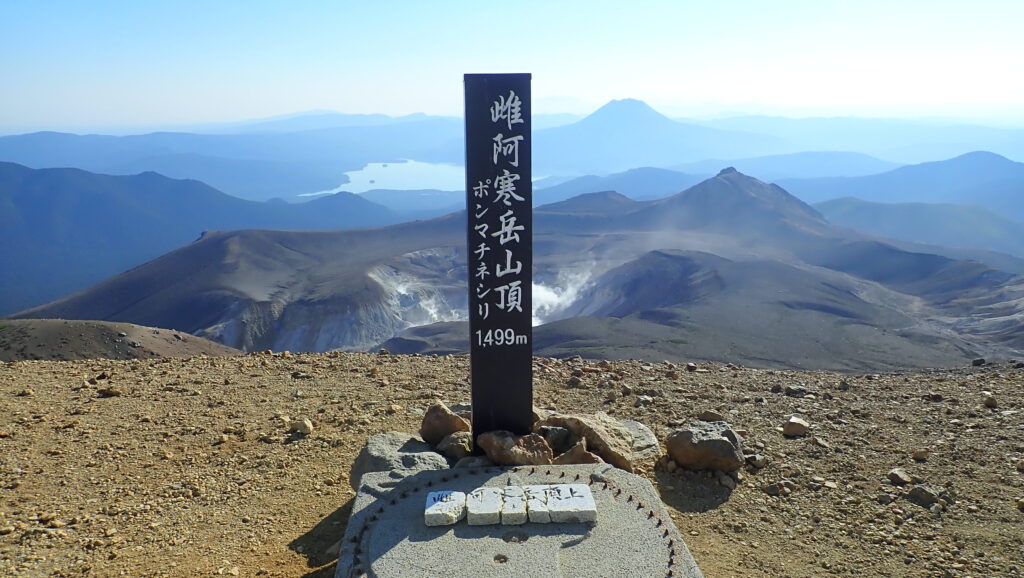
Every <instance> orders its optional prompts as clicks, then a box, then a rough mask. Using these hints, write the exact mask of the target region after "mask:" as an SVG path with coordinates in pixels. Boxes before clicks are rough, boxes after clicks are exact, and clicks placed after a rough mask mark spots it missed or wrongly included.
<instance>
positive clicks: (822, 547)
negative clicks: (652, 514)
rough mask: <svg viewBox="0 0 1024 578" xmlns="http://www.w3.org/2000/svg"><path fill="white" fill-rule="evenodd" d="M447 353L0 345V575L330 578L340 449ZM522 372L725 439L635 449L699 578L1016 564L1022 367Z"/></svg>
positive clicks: (566, 401) (444, 372)
mask: <svg viewBox="0 0 1024 578" xmlns="http://www.w3.org/2000/svg"><path fill="white" fill-rule="evenodd" d="M468 372H469V369H468V360H467V358H466V357H464V356H446V357H418V356H398V355H385V354H367V353H351V354H350V353H328V354H308V355H307V354H302V355H293V354H289V353H279V354H270V353H255V354H250V355H245V356H234V357H206V356H198V357H187V358H185V357H182V358H160V359H132V360H120V361H118V360H100V359H94V360H81V361H17V362H4V363H0V574H2V575H24V576H46V575H57V576H78V575H93V576H111V575H131V576H143V575H144V576H161V575H163V576H212V575H229V576H319V577H328V576H331V575H332V573H333V567H334V558H335V557H336V555H337V549H338V543H337V542H338V540H339V539H340V538H341V536H342V534H343V532H344V529H345V524H346V521H347V516H348V514H349V512H350V509H351V506H352V499H353V496H354V493H353V490H352V488H351V486H350V483H349V482H350V480H349V474H350V469H351V467H352V464H353V461H354V460H355V458H356V456H357V454H358V453H359V451H360V449H361V448H362V446H363V445H364V444H365V443H366V441H367V439H368V438H369V437H370V436H371V435H373V434H376V433H380V432H386V431H392V430H395V431H404V432H417V431H418V430H419V427H420V424H421V421H422V419H423V414H424V412H425V411H426V409H427V408H428V407H430V405H431V404H433V403H434V401H435V400H442V401H445V402H447V403H457V402H464V401H466V400H467V398H468V395H469V394H468V385H467V375H468ZM534 375H535V395H534V398H535V401H536V405H537V406H538V407H539V408H546V409H549V410H555V411H559V412H566V413H591V414H592V413H596V412H599V411H603V412H606V413H607V414H609V415H610V416H613V417H616V418H620V419H632V420H636V421H639V422H642V423H644V424H646V425H647V426H648V427H650V428H651V429H652V430H653V431H654V433H655V434H656V435H657V436H658V438H659V439H660V440H665V439H666V438H668V437H669V436H670V435H671V434H672V433H673V432H675V431H676V430H677V429H679V428H681V427H682V426H684V425H686V424H688V423H690V422H692V421H696V420H698V418H703V419H706V420H712V421H726V422H728V424H730V425H731V427H732V428H734V429H735V431H736V432H737V433H738V434H739V435H740V436H742V438H743V443H744V445H745V446H746V447H747V448H748V451H747V453H748V454H750V455H749V456H748V459H747V460H746V465H745V466H744V467H743V468H742V469H741V470H739V471H738V472H737V473H736V474H735V475H733V476H723V475H721V474H713V473H708V472H700V471H698V472H692V471H686V470H684V469H682V468H680V467H678V466H676V465H675V462H669V461H667V460H666V459H663V458H653V457H652V458H651V459H650V460H649V461H647V462H645V463H641V464H639V465H638V466H637V472H638V473H639V474H640V475H643V476H645V477H647V478H648V479H650V480H651V482H652V483H653V484H654V485H655V487H656V488H657V490H658V491H659V492H660V494H661V497H662V500H663V501H664V503H665V504H666V505H667V506H668V508H669V510H670V511H671V513H672V515H673V518H674V520H675V523H676V524H677V525H678V527H679V529H680V530H681V532H682V533H683V535H684V536H686V539H687V544H688V546H689V547H690V549H691V551H692V552H693V554H694V557H695V558H696V559H697V561H698V563H699V564H700V566H701V568H702V570H703V571H704V573H705V574H706V575H707V576H771V577H779V576H793V577H797V576H830V575H831V576H853V575H858V576H978V577H980V576H1014V575H1020V574H1022V573H1024V549H1022V548H1021V544H1022V543H1024V428H1022V423H1024V387H1022V386H1024V364H1021V363H1017V362H1010V363H1006V362H1001V363H998V364H981V362H980V361H979V365H977V366H970V365H968V366H965V367H960V368H955V369H941V370H930V371H923V372H915V373H888V374H877V375H849V374H835V373H827V372H792V371H781V370H760V369H749V368H744V367H739V366H735V365H722V364H700V365H690V366H688V365H686V364H670V363H646V362H639V361H617V362H600V363H597V362H591V361H585V360H582V359H579V358H575V359H569V360H555V359H544V358H537V359H535V360H534ZM719 418H720V419H719ZM794 418H795V419H794ZM307 420H308V421H307ZM784 428H785V432H786V433H788V434H790V435H785V434H784V433H783V429H784ZM670 470H671V471H670ZM737 479H738V482H737ZM598 523H600V522H598ZM609 555H614V552H609ZM463 571H464V572H468V570H466V569H463ZM466 575H471V572H468V573H467V574H466Z"/></svg>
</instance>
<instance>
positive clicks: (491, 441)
mask: <svg viewBox="0 0 1024 578" xmlns="http://www.w3.org/2000/svg"><path fill="white" fill-rule="evenodd" d="M476 442H477V445H479V446H480V449H482V450H483V451H484V453H485V454H487V457H488V458H489V459H490V460H491V461H492V462H494V463H496V464H498V465H502V466H538V465H547V464H550V463H551V461H552V459H553V458H554V455H553V454H552V452H551V447H549V446H548V444H547V442H546V441H544V438H542V437H541V436H539V435H537V434H527V435H524V436H517V435H516V434H514V433H512V432H509V431H505V430H498V431H492V432H487V433H483V434H480V436H478V437H477V440H476Z"/></svg>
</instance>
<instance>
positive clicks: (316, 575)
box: [288, 497, 355, 578]
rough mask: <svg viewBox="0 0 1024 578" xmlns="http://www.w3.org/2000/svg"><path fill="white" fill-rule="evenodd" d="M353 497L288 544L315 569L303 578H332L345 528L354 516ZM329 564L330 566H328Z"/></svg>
mask: <svg viewBox="0 0 1024 578" xmlns="http://www.w3.org/2000/svg"><path fill="white" fill-rule="evenodd" d="M354 503H355V498H354V497H353V498H352V499H350V500H349V501H348V502H346V503H345V505H343V506H341V507H340V508H338V509H337V510H334V511H333V512H331V513H330V514H329V515H328V516H327V517H326V518H324V519H323V520H320V521H319V522H317V525H316V526H314V527H313V529H311V530H310V531H308V532H306V533H305V534H303V535H301V536H299V537H298V538H296V539H294V540H292V541H291V542H289V543H288V548H289V549H290V550H292V551H293V552H297V553H299V554H302V555H303V556H305V557H306V565H307V566H309V567H310V568H315V570H313V571H312V572H309V573H308V574H305V575H303V578H330V577H331V576H334V567H335V566H336V565H337V562H338V550H339V549H340V546H341V539H342V537H344V535H345V526H346V524H348V518H349V516H350V515H351V514H352V505H353V504H354ZM328 564H329V566H327V565H328Z"/></svg>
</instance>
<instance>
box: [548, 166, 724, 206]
mask: <svg viewBox="0 0 1024 578" xmlns="http://www.w3.org/2000/svg"><path fill="white" fill-rule="evenodd" d="M721 168H722V167H718V169H715V171H713V172H718V170H719V169H721ZM708 176H709V175H706V174H705V175H691V174H686V173H681V172H678V171H673V170H669V169H659V168H653V167H642V168H637V169H630V170H628V171H625V172H621V173H615V174H611V175H607V176H598V175H587V176H583V177H577V178H575V179H571V180H569V181H566V182H564V183H561V184H558V185H554V186H551V187H544V188H538V189H534V191H533V204H534V205H535V206H536V205H545V204H548V203H554V202H557V201H564V200H566V199H569V198H571V197H575V196H577V195H581V194H584V193H593V192H597V191H615V192H618V193H621V194H623V195H626V196H627V197H630V198H632V199H636V200H643V199H656V198H661V197H667V196H669V195H674V194H676V193H678V192H680V191H683V190H686V189H688V188H690V187H692V186H693V185H695V184H697V183H699V182H700V181H702V180H704V179H706V178H707V177H708Z"/></svg>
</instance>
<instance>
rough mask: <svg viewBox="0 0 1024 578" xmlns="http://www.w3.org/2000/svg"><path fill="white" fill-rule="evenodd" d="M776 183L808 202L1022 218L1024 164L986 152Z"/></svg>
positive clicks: (1023, 211) (1023, 216)
mask: <svg viewBox="0 0 1024 578" xmlns="http://www.w3.org/2000/svg"><path fill="white" fill-rule="evenodd" d="M778 182H779V184H780V185H782V186H783V187H785V188H786V190H788V191H790V192H792V193H793V194H794V195H796V196H798V197H800V198H801V199H803V200H804V201H806V202H809V203H818V202H821V201H827V200H830V199H838V198H843V197H855V198H858V199H861V200H864V201H872V202H879V203H953V204H958V205H977V206H982V207H985V208H987V209H989V210H992V211H994V212H996V213H999V214H1001V215H1004V216H1008V217H1010V218H1012V219H1016V220H1024V163H1018V162H1014V161H1011V160H1009V159H1007V158H1005V157H1002V156H1000V155H997V154H994V153H990V152H984V151H981V152H972V153H968V154H964V155H961V156H958V157H955V158H952V159H949V160H944V161H935V162H927V163H921V164H917V165H909V166H905V167H900V168H898V169H894V170H891V171H888V172H884V173H881V174H877V175H870V176H864V177H829V178H820V179H783V180H780V181H778Z"/></svg>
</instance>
